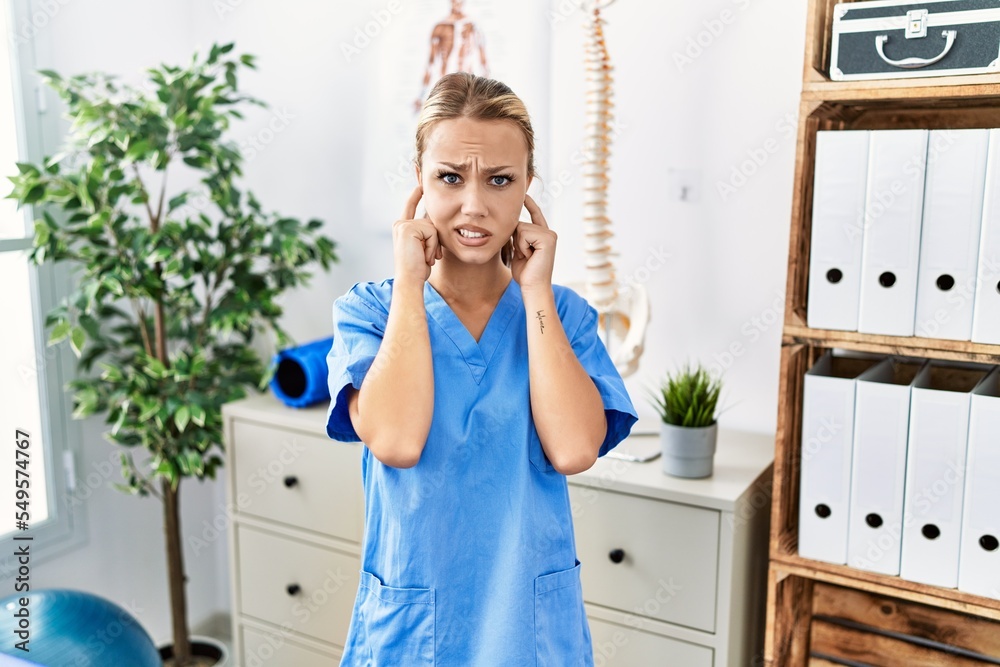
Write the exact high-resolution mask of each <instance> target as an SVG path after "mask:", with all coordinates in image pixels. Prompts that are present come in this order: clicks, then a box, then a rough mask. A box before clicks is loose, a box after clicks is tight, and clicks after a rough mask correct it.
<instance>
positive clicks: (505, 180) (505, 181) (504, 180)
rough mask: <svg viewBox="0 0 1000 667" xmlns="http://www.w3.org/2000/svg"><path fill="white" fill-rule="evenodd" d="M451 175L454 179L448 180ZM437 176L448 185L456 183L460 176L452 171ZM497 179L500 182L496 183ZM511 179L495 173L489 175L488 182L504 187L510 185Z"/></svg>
mask: <svg viewBox="0 0 1000 667" xmlns="http://www.w3.org/2000/svg"><path fill="white" fill-rule="evenodd" d="M452 177H454V179H455V180H449V179H451V178H452ZM438 178H440V179H441V180H442V181H444V182H445V183H447V184H448V185H458V183H459V179H460V178H461V177H460V176H459V175H458V174H455V173H452V172H447V173H441V174H438ZM497 179H500V180H501V181H502V182H500V183H498V182H497ZM513 180H514V179H512V178H511V177H510V176H501V175H500V174H497V175H495V176H490V183H491V184H492V185H494V186H496V187H498V188H503V187H506V186H508V185H510V183H511V181H513Z"/></svg>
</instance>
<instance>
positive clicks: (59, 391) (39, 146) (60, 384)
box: [0, 0, 94, 578]
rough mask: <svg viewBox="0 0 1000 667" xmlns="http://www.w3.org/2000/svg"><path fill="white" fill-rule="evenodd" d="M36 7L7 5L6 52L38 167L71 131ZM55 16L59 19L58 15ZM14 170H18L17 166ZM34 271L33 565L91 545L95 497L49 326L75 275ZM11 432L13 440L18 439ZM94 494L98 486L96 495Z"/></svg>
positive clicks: (23, 1)
mask: <svg viewBox="0 0 1000 667" xmlns="http://www.w3.org/2000/svg"><path fill="white" fill-rule="evenodd" d="M32 5H33V3H32V2H31V0H6V2H5V3H4V7H2V8H0V9H2V10H4V11H6V12H7V20H8V25H9V26H10V30H9V34H8V37H9V39H8V40H6V41H7V47H6V48H9V49H10V58H11V61H12V71H11V80H12V87H13V101H14V116H15V119H16V123H17V145H18V154H19V156H20V157H21V159H22V160H25V161H30V162H35V163H37V162H40V161H41V160H42V159H43V158H44V157H45V156H46V155H52V154H54V153H55V152H56V151H58V150H59V147H60V146H61V144H62V142H63V130H62V127H61V123H60V119H59V117H58V113H57V111H58V109H59V108H61V107H60V104H61V102H60V100H59V99H58V96H56V95H55V92H54V91H53V90H52V89H50V88H49V87H48V86H46V85H45V84H44V83H43V81H42V79H41V77H39V76H38V74H36V70H37V69H38V67H37V62H38V60H39V57H38V56H39V53H40V52H41V53H45V52H50V46H49V45H50V42H49V41H48V35H47V34H46V31H45V28H44V25H43V26H39V25H36V24H35V23H33V21H34V18H35V15H38V14H39V13H41V14H45V15H46V16H48V14H46V12H45V11H44V10H43V9H40V8H37V7H36V8H35V9H36V10H37V11H33V6H32ZM57 6H61V5H57ZM48 18H49V19H50V20H51V18H52V17H51V16H48ZM23 26H30V27H31V35H30V36H27V37H26V36H25V35H23V34H19V32H18V31H19V30H20V29H21V28H22V27H23ZM6 166H7V168H13V165H6ZM3 194H4V195H6V193H3ZM33 209H34V207H32V206H24V207H22V209H21V213H22V214H23V216H24V223H25V236H24V237H23V238H16V239H0V252H11V251H13V252H16V251H18V250H23V249H27V248H30V247H31V245H32V234H33V233H34V232H33V221H34V220H35V218H36V217H39V216H38V215H36V212H35V211H34V210H33ZM54 214H55V213H54ZM57 217H58V216H57ZM59 264H64V263H59ZM28 273H29V281H30V285H31V302H32V310H33V315H34V337H35V359H34V363H35V368H36V370H37V371H38V374H37V378H38V389H39V412H40V418H41V428H42V433H41V440H42V446H43V451H44V456H45V462H46V466H45V471H44V474H45V481H46V488H47V492H48V501H49V502H48V510H49V516H48V518H47V519H46V520H45V521H43V522H41V523H39V524H37V525H35V524H32V523H31V522H30V521H29V528H28V530H27V531H26V533H27V535H30V536H32V538H33V539H32V542H31V543H30V544H31V547H30V548H31V562H32V564H37V563H40V562H44V561H47V560H50V559H52V558H55V557H57V556H60V555H63V554H65V553H67V552H70V551H73V550H76V549H78V548H79V547H81V546H83V545H84V544H86V542H87V536H88V530H87V513H86V511H85V505H86V498H87V497H89V495H90V493H87V489H85V488H84V485H83V484H81V482H82V480H80V479H79V478H78V476H77V475H76V469H77V465H76V462H77V461H80V460H81V459H82V457H81V446H82V424H81V421H80V420H77V419H73V416H72V409H73V408H72V400H71V396H70V394H69V392H68V391H67V390H65V389H64V386H65V384H66V382H68V381H69V379H70V378H71V377H73V375H74V373H75V369H76V357H75V355H73V353H72V350H70V346H69V345H68V344H66V342H65V341H63V342H61V343H60V344H57V345H54V346H52V347H49V346H48V345H47V341H48V332H47V331H46V329H45V326H44V323H45V315H46V314H47V313H48V312H49V311H50V310H51V309H52V308H54V307H55V306H56V305H58V304H59V302H60V301H61V300H62V299H63V298H64V297H65V296H66V295H68V294H70V293H71V292H72V287H71V276H70V273H69V270H68V267H66V266H61V265H57V264H52V263H51V262H45V263H43V264H42V265H41V266H35V265H33V264H31V263H29V264H28ZM5 435H10V437H13V435H12V434H5ZM33 474H37V473H33ZM4 483H6V482H4ZM93 490H94V489H93V488H91V489H90V491H91V492H92V491H93ZM11 536H12V534H11V533H7V534H5V535H3V537H4V538H7V539H9V538H10V537H11ZM17 566H18V564H17V562H16V560H15V559H14V558H13V556H12V554H3V555H2V557H0V577H2V578H6V577H8V576H12V575H13V574H15V573H16V568H17Z"/></svg>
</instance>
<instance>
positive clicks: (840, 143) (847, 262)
mask: <svg viewBox="0 0 1000 667" xmlns="http://www.w3.org/2000/svg"><path fill="white" fill-rule="evenodd" d="M868 136H869V132H868V131H867V130H844V131H821V132H817V133H816V160H815V172H814V175H813V203H812V234H811V241H810V243H809V294H808V302H807V303H808V312H807V314H806V319H807V323H808V325H809V326H810V327H813V328H815V329H839V330H843V331H857V330H858V299H859V290H860V287H861V245H862V241H863V232H864V224H863V222H864V212H865V187H866V184H867V180H868Z"/></svg>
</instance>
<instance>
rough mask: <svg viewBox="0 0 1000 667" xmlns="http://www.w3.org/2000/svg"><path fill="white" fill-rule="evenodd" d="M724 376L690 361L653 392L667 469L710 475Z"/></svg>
mask: <svg viewBox="0 0 1000 667" xmlns="http://www.w3.org/2000/svg"><path fill="white" fill-rule="evenodd" d="M721 391H722V380H721V378H713V377H712V376H711V375H710V374H709V372H708V370H707V369H706V368H704V367H703V366H701V365H700V364H698V365H697V366H696V367H692V365H691V363H690V362H688V363H687V364H685V366H684V367H683V368H681V369H679V370H678V371H677V372H675V373H668V374H667V376H666V378H665V379H664V380H663V381H662V382H661V384H660V386H659V387H658V388H657V389H656V390H655V391H652V392H650V393H651V397H650V398H651V400H650V402H651V403H652V404H653V405H654V406H655V407H656V409H657V412H658V413H659V416H660V421H661V424H660V443H661V446H662V449H663V471H664V472H665V473H667V474H668V475H673V476H675V477H708V476H710V475H711V474H712V467H713V465H712V464H713V460H714V456H715V445H716V441H717V436H718V414H719V413H718V409H717V408H718V402H719V394H720V392H721Z"/></svg>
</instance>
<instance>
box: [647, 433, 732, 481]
mask: <svg viewBox="0 0 1000 667" xmlns="http://www.w3.org/2000/svg"><path fill="white" fill-rule="evenodd" d="M717 433H718V422H715V423H714V424H712V425H711V426H700V427H697V428H691V427H688V426H675V425H674V424H667V423H666V422H661V423H660V446H661V448H662V449H663V472H664V473H665V474H667V475H673V476H674V477H693V478H697V477H710V476H711V475H712V468H713V462H714V459H715V443H716V436H717Z"/></svg>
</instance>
